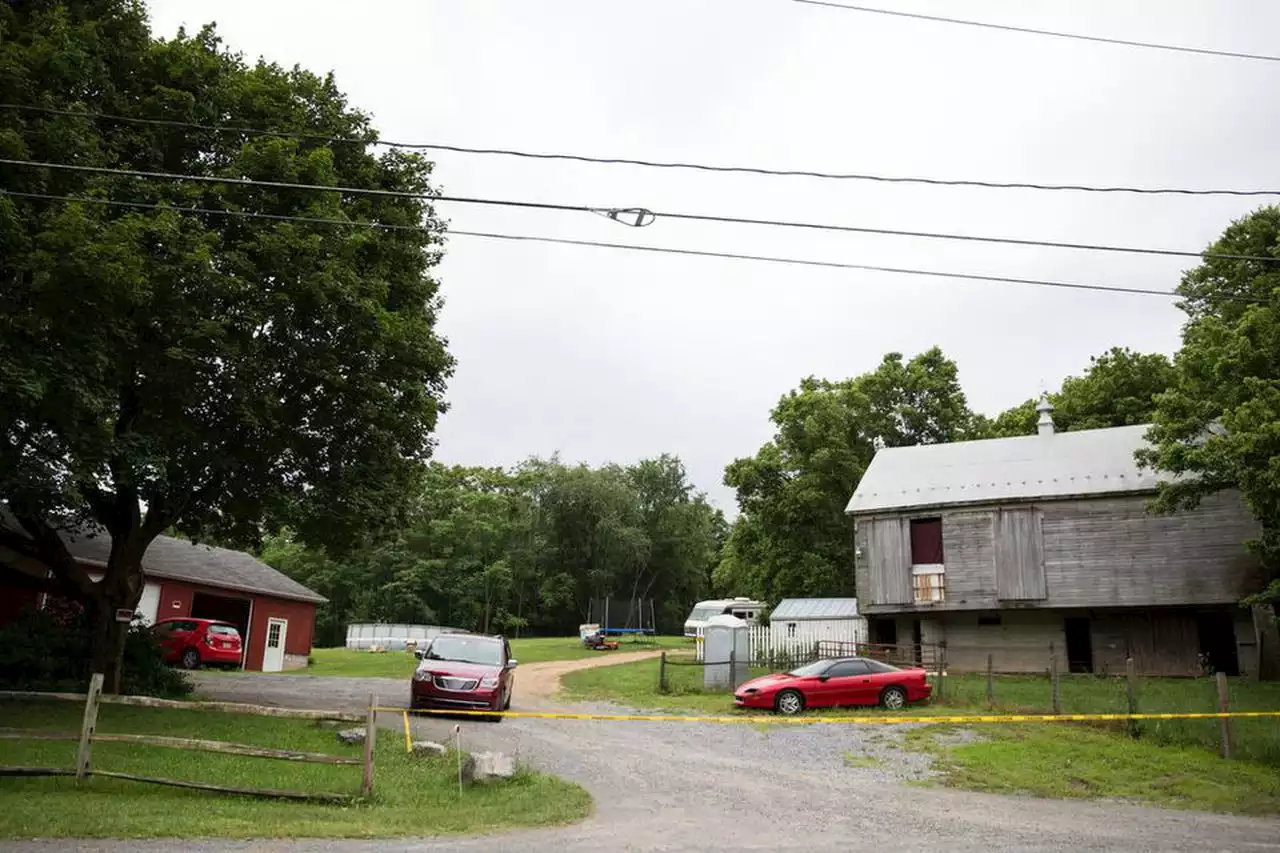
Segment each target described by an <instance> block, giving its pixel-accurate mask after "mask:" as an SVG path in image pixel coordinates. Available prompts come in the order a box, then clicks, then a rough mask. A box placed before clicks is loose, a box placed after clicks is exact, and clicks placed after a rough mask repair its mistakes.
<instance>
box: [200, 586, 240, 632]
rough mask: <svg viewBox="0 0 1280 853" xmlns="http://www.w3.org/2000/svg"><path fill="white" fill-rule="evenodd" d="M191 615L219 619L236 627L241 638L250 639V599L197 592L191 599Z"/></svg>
mask: <svg viewBox="0 0 1280 853" xmlns="http://www.w3.org/2000/svg"><path fill="white" fill-rule="evenodd" d="M191 615H192V616H194V617H195V618H196V619H217V620H218V621H219V622H226V623H227V624H229V625H234V626H236V631H237V632H239V634H240V636H241V638H243V639H244V640H246V641H247V640H248V638H249V599H247V598H229V597H227V596H224V595H210V594H209V593H207V592H197V593H196V594H195V595H193V596H192V597H191Z"/></svg>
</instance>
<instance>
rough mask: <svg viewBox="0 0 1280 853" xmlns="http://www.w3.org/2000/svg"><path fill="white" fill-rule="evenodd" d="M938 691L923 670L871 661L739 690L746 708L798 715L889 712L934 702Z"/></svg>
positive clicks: (815, 667)
mask: <svg viewBox="0 0 1280 853" xmlns="http://www.w3.org/2000/svg"><path fill="white" fill-rule="evenodd" d="M932 692H933V688H932V687H931V686H930V685H929V682H928V681H926V680H925V672H924V669H923V668H920V667H913V668H911V669H899V668H898V667H896V666H890V665H889V664H887V663H883V662H881V661H878V660H871V659H870V658H838V659H834V660H820V661H817V662H816V663H811V664H809V665H808V666H802V667H800V668H799V669H793V670H792V671H791V672H785V673H778V674H776V675H766V676H764V677H763V678H754V679H752V680H751V681H748V682H747V683H746V684H743V685H742V686H741V687H739V688H738V689H737V690H736V691H735V692H734V694H733V699H734V701H735V702H736V703H737V704H738V706H739V707H742V708H765V709H769V710H772V711H777V712H778V713H779V714H798V713H800V712H801V711H803V710H804V709H805V708H830V707H834V706H836V705H883V706H884V707H886V708H889V709H890V710H897V709H899V708H902V707H905V706H906V704H907V703H908V702H919V701H921V700H924V699H928V698H929V694H930V693H932Z"/></svg>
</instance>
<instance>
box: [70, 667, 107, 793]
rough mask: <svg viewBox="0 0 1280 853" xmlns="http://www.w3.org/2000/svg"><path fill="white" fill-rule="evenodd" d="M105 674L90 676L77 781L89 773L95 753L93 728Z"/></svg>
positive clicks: (77, 757) (81, 729)
mask: <svg viewBox="0 0 1280 853" xmlns="http://www.w3.org/2000/svg"><path fill="white" fill-rule="evenodd" d="M102 682H103V674H102V673H100V672H95V673H94V674H93V675H92V676H91V677H90V678H89V695H88V696H87V697H86V698H85V703H84V719H83V720H82V721H81V723H80V747H79V748H78V749H77V750H76V783H77V784H79V783H80V782H83V781H84V780H85V777H86V776H88V775H89V764H90V762H91V761H92V758H91V756H92V754H93V730H94V728H95V727H97V725H98V697H100V696H101V695H102Z"/></svg>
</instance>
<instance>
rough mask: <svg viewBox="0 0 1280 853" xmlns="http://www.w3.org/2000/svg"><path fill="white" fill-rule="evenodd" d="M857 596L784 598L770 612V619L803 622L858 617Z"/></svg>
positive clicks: (771, 620)
mask: <svg viewBox="0 0 1280 853" xmlns="http://www.w3.org/2000/svg"><path fill="white" fill-rule="evenodd" d="M857 616H858V599H856V598H784V599H782V600H781V601H779V602H778V606H777V607H775V608H773V611H772V612H771V613H770V614H769V621H770V622H773V621H775V620H778V619H782V620H785V621H788V622H801V621H804V620H806V619H856V618H857Z"/></svg>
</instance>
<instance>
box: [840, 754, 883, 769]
mask: <svg viewBox="0 0 1280 853" xmlns="http://www.w3.org/2000/svg"><path fill="white" fill-rule="evenodd" d="M844 766H845V767H862V768H873V767H882V766H884V759H882V758H876V757H875V756H874V755H857V754H855V753H852V752H846V753H845V754H844Z"/></svg>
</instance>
